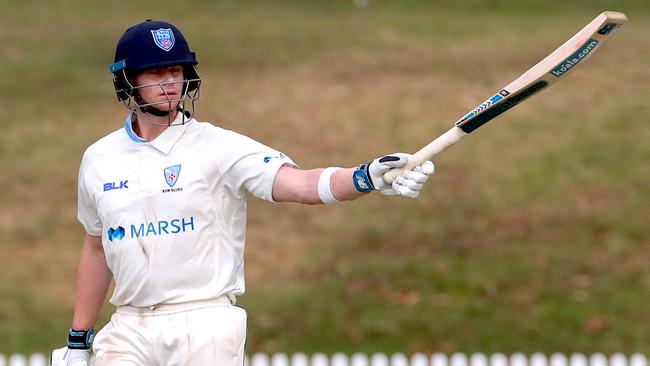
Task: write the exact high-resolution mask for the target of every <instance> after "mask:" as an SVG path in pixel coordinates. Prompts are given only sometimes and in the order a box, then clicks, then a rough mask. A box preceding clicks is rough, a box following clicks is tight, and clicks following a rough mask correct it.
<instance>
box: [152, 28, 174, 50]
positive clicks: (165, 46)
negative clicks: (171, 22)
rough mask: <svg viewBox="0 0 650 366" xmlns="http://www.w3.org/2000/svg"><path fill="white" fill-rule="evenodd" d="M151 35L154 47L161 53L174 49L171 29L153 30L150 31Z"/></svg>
mask: <svg viewBox="0 0 650 366" xmlns="http://www.w3.org/2000/svg"><path fill="white" fill-rule="evenodd" d="M151 35H152V36H153V41H154V42H155V43H156V46H158V48H160V49H161V50H163V51H169V50H171V49H172V47H174V42H176V39H175V38H174V32H172V30H171V28H160V29H154V30H152V31H151Z"/></svg>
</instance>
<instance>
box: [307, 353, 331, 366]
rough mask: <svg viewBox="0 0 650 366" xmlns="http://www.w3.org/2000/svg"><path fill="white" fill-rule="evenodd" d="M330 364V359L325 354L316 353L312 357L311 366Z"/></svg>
mask: <svg viewBox="0 0 650 366" xmlns="http://www.w3.org/2000/svg"><path fill="white" fill-rule="evenodd" d="M328 363H329V359H328V358H327V355H326V354H324V353H314V355H313V356H311V366H327V364H328Z"/></svg>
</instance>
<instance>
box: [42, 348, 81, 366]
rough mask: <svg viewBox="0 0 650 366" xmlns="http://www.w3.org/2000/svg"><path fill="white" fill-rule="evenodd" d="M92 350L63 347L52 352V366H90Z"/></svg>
mask: <svg viewBox="0 0 650 366" xmlns="http://www.w3.org/2000/svg"><path fill="white" fill-rule="evenodd" d="M89 358H90V350H88V349H69V348H68V347H62V348H58V349H55V350H54V351H52V356H50V366H88V359H89Z"/></svg>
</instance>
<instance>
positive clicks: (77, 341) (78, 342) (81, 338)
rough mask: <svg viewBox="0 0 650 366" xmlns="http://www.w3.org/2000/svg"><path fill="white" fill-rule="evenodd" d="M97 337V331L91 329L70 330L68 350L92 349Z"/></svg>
mask: <svg viewBox="0 0 650 366" xmlns="http://www.w3.org/2000/svg"><path fill="white" fill-rule="evenodd" d="M94 337H95V329H93V328H90V329H87V330H76V329H70V332H69V333H68V348H69V349H90V347H91V346H92V344H93V338H94Z"/></svg>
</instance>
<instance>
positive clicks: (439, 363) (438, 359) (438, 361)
mask: <svg viewBox="0 0 650 366" xmlns="http://www.w3.org/2000/svg"><path fill="white" fill-rule="evenodd" d="M448 364H449V360H448V359H447V355H445V354H444V353H434V354H433V356H431V366H447V365H448Z"/></svg>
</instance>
